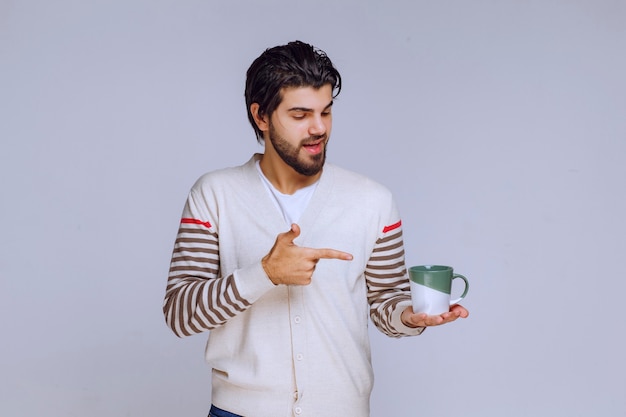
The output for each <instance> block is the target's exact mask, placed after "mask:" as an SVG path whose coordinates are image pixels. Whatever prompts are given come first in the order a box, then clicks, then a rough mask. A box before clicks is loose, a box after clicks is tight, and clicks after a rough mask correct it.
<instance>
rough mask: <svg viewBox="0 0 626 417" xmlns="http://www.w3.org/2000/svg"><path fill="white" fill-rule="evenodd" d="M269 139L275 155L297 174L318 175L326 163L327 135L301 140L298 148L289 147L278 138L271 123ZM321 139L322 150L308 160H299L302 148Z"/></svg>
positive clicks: (283, 139) (288, 144)
mask: <svg viewBox="0 0 626 417" xmlns="http://www.w3.org/2000/svg"><path fill="white" fill-rule="evenodd" d="M269 139H270V142H272V146H273V147H274V149H275V150H276V153H277V154H278V156H280V158H281V159H282V160H283V161H284V162H285V163H286V164H287V165H289V166H290V167H291V168H293V169H294V170H295V171H296V172H297V173H298V174H301V175H305V176H307V177H311V176H313V175H316V174H318V173H319V172H320V171H321V170H322V168H323V167H324V163H325V162H326V146H327V145H328V137H327V135H325V134H324V135H321V136H310V137H308V138H305V139H302V140H301V141H300V144H299V145H298V146H293V145H291V144H290V143H289V142H288V141H287V140H286V139H285V138H283V137H282V136H280V135H279V134H278V133H277V132H276V129H274V126H273V124H272V123H270V124H269ZM320 139H323V142H324V149H322V152H320V153H318V154H316V155H310V156H309V158H307V159H305V158H300V151H301V150H302V146H303V145H305V144H306V143H308V142H314V141H318V140H320Z"/></svg>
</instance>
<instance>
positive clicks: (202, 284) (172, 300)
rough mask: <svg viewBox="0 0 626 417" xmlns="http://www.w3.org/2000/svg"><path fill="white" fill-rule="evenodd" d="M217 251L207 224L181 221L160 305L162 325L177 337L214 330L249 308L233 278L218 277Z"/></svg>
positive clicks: (217, 241) (214, 238) (212, 229)
mask: <svg viewBox="0 0 626 417" xmlns="http://www.w3.org/2000/svg"><path fill="white" fill-rule="evenodd" d="M218 249H219V240H218V234H217V232H216V230H215V228H214V227H212V225H211V223H210V222H209V221H206V220H202V219H195V218H188V217H184V218H183V219H182V220H181V223H180V227H179V229H178V235H177V237H176V242H175V244H174V251H173V254H172V261H171V263H170V270H169V276H168V281H167V288H166V291H165V301H164V303H163V313H164V315H165V321H166V323H167V325H168V326H169V327H170V328H171V329H172V331H173V332H174V333H175V334H176V335H177V336H179V337H183V336H190V335H192V334H197V333H200V332H203V331H206V330H211V329H214V328H216V327H218V326H220V325H222V324H223V323H225V322H226V321H227V320H228V319H229V318H231V317H233V316H235V315H236V314H238V313H239V312H242V311H244V310H246V309H247V308H248V307H249V306H250V305H251V304H250V303H249V302H248V301H247V300H245V299H244V298H243V297H242V296H241V295H240V294H239V291H238V290H237V286H236V284H235V279H234V277H233V275H229V276H226V277H222V276H220V268H219V265H220V264H219V250H218Z"/></svg>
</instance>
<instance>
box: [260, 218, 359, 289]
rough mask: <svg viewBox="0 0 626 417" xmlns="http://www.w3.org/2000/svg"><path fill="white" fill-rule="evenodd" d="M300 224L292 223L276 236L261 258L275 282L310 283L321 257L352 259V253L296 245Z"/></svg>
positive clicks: (286, 283) (268, 274)
mask: <svg viewBox="0 0 626 417" xmlns="http://www.w3.org/2000/svg"><path fill="white" fill-rule="evenodd" d="M298 236H300V226H298V225H297V224H295V223H294V224H292V225H291V229H290V230H289V231H288V232H285V233H281V234H279V235H278V236H277V237H276V242H275V243H274V246H273V247H272V249H271V250H270V252H269V253H268V254H267V255H266V256H265V257H264V258H263V259H262V260H261V264H262V265H263V269H264V270H265V273H266V274H267V276H268V277H269V279H270V280H271V281H272V282H273V283H274V284H275V285H278V284H285V285H308V284H310V283H311V277H312V276H313V271H315V266H316V265H317V262H318V261H319V260H320V259H341V260H344V261H350V260H352V255H351V254H349V253H346V252H342V251H338V250H335V249H313V248H305V247H301V246H298V245H296V244H295V243H293V241H294V240H295V239H296V238H297V237H298Z"/></svg>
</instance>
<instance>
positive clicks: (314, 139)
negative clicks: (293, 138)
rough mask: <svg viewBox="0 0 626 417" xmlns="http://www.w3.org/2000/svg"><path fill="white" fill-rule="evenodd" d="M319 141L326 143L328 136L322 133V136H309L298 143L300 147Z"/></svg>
mask: <svg viewBox="0 0 626 417" xmlns="http://www.w3.org/2000/svg"><path fill="white" fill-rule="evenodd" d="M320 140H322V141H323V142H326V141H327V140H328V135H327V134H326V133H324V134H323V135H316V136H309V137H308V138H306V139H302V140H301V141H300V146H304V145H310V144H312V143H315V142H319V141H320Z"/></svg>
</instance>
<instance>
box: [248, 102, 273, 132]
mask: <svg viewBox="0 0 626 417" xmlns="http://www.w3.org/2000/svg"><path fill="white" fill-rule="evenodd" d="M250 114H252V118H253V119H254V123H256V125H257V127H258V128H259V130H260V131H261V132H267V131H268V130H269V121H268V118H267V115H265V116H263V117H261V116H260V115H259V103H252V104H250Z"/></svg>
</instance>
